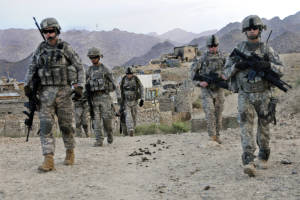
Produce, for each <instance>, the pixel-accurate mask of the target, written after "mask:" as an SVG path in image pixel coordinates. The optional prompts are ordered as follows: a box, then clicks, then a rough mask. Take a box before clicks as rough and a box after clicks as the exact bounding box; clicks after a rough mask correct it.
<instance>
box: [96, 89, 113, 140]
mask: <svg viewBox="0 0 300 200" xmlns="http://www.w3.org/2000/svg"><path fill="white" fill-rule="evenodd" d="M93 109H94V113H95V118H94V120H93V126H94V127H93V129H94V132H95V135H96V140H97V141H100V140H103V139H104V136H103V133H102V128H101V121H102V122H103V129H104V131H105V132H106V134H107V136H112V134H113V128H112V119H113V108H112V100H111V97H110V96H109V94H97V93H96V94H95V95H94V96H93Z"/></svg>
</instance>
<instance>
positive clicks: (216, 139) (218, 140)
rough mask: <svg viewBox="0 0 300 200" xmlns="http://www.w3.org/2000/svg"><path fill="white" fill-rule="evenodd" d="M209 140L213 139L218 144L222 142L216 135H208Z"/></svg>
mask: <svg viewBox="0 0 300 200" xmlns="http://www.w3.org/2000/svg"><path fill="white" fill-rule="evenodd" d="M210 139H211V141H214V142H216V143H218V144H222V141H221V140H220V137H219V136H216V135H213V136H211V137H210Z"/></svg>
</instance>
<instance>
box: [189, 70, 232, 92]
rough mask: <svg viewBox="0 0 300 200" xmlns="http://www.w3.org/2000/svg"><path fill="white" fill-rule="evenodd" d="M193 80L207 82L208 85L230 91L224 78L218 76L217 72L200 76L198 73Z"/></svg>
mask: <svg viewBox="0 0 300 200" xmlns="http://www.w3.org/2000/svg"><path fill="white" fill-rule="evenodd" d="M193 80H194V81H205V82H207V83H208V84H214V85H216V86H217V87H218V88H224V89H226V90H229V88H228V84H227V82H226V81H225V80H223V79H222V78H220V77H219V74H217V73H215V72H210V73H208V74H200V73H198V72H197V73H196V74H195V76H194V78H193Z"/></svg>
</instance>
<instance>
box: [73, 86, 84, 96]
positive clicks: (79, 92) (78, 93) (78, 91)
mask: <svg viewBox="0 0 300 200" xmlns="http://www.w3.org/2000/svg"><path fill="white" fill-rule="evenodd" d="M74 92H75V97H76V98H77V99H80V98H81V97H82V96H83V89H82V87H80V86H77V87H75V88H74Z"/></svg>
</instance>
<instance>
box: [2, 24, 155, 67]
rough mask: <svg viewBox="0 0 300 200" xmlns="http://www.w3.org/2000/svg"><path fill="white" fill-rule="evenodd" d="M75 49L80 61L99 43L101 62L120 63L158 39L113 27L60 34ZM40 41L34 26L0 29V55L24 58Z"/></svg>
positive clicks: (139, 53) (139, 52)
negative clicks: (32, 27)
mask: <svg viewBox="0 0 300 200" xmlns="http://www.w3.org/2000/svg"><path fill="white" fill-rule="evenodd" d="M61 38H63V39H64V40H65V41H67V42H69V43H70V44H71V45H72V47H73V48H74V49H75V50H76V52H78V54H79V55H80V57H81V59H82V60H83V62H84V63H86V64H88V63H89V60H88V58H87V56H86V53H87V50H88V48H90V47H92V46H95V47H99V48H100V49H101V50H102V52H103V54H104V59H103V62H104V63H106V64H107V65H108V66H115V65H120V64H122V63H124V62H126V61H128V60H129V59H131V58H132V57H135V56H140V55H143V54H144V53H146V52H147V51H149V49H151V47H153V46H154V45H155V44H157V43H159V42H160V39H158V38H156V37H152V36H148V35H144V34H135V33H130V32H127V31H120V30H118V29H114V30H112V31H85V30H80V31H74V30H73V31H67V32H63V33H62V35H61ZM41 41H42V38H41V36H40V35H39V32H38V31H37V30H34V29H31V30H24V29H7V30H0V44H1V45H0V59H3V60H7V61H10V62H16V61H19V60H22V59H24V58H25V57H27V56H28V55H29V54H30V53H32V52H33V51H34V49H35V48H36V47H37V46H38V44H39V43H40V42H41Z"/></svg>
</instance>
